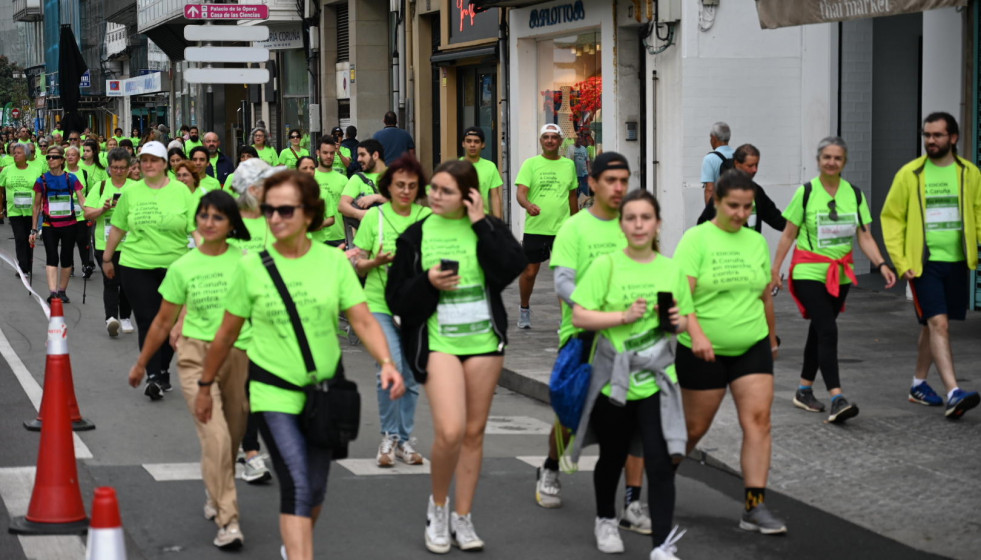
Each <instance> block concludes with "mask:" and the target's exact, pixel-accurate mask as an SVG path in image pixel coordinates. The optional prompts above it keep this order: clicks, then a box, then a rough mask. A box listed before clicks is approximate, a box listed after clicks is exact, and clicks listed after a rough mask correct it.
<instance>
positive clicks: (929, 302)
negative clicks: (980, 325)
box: [909, 261, 971, 325]
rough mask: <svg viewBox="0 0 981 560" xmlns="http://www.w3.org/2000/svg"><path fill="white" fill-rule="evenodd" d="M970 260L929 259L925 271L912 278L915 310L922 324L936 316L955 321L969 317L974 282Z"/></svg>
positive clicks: (911, 284)
mask: <svg viewBox="0 0 981 560" xmlns="http://www.w3.org/2000/svg"><path fill="white" fill-rule="evenodd" d="M970 274H971V273H970V271H969V270H968V269H967V263H965V262H964V261H959V262H939V261H927V262H926V263H924V265H923V273H922V274H920V276H919V277H918V278H914V279H913V280H911V281H910V283H909V287H910V291H911V292H913V309H914V310H915V311H916V320H917V321H919V322H920V324H921V325H925V324H927V319H929V318H930V317H934V316H936V315H946V316H947V318H948V319H950V320H952V321H963V320H964V318H965V317H967V307H968V305H969V300H970V296H969V294H968V289H969V288H968V284H970V283H971V280H970Z"/></svg>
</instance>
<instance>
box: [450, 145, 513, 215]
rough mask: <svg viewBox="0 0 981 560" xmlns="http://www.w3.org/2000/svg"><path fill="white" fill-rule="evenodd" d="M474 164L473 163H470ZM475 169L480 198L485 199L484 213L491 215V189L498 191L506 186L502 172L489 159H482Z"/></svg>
mask: <svg viewBox="0 0 981 560" xmlns="http://www.w3.org/2000/svg"><path fill="white" fill-rule="evenodd" d="M460 159H461V160H464V159H467V158H466V157H462V158H460ZM470 163H473V162H470ZM473 166H474V169H476V170H477V179H478V182H479V184H480V196H481V197H482V198H483V199H484V212H485V213H486V214H490V213H491V201H490V192H491V189H496V188H498V187H500V186H502V185H503V184H504V180H502V179H501V172H500V171H498V170H497V166H496V165H494V162H492V161H491V160H489V159H484V158H480V159H479V160H477V163H474V164H473Z"/></svg>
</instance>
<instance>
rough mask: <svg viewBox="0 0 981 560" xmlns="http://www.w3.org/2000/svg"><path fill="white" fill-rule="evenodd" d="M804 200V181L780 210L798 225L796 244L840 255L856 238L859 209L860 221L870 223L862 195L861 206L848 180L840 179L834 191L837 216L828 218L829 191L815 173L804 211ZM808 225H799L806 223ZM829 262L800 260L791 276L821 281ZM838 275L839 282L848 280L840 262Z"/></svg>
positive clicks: (829, 212) (833, 256)
mask: <svg viewBox="0 0 981 560" xmlns="http://www.w3.org/2000/svg"><path fill="white" fill-rule="evenodd" d="M803 201H804V187H803V185H802V186H800V187H798V188H797V192H795V193H794V198H793V199H791V201H790V204H788V205H787V208H786V209H785V210H784V211H783V217H784V218H787V221H788V222H791V223H793V224H794V225H795V226H797V227H799V228H800V231H799V232H798V233H797V247H800V248H801V249H804V250H806V251H810V252H812V253H817V254H819V255H824V256H827V257H831V258H832V259H840V258H841V257H844V256H845V255H847V254H848V253H849V252H850V251H851V250H852V246H853V244H854V240H855V231H856V229H857V228H858V215H859V212H861V215H862V223H864V224H865V225H866V227H868V225H869V224H871V223H872V215H871V214H870V213H869V206H868V203H867V202H866V200H865V196H864V195H863V196H862V203H861V207H856V204H855V191H854V189H852V186H851V184H850V183H849V182H848V181H846V180H844V179H842V180H841V183H840V184H839V185H838V191H837V192H836V193H835V196H834V201H835V209H836V210H837V212H838V220H837V221H835V220H832V219H831V209H830V207H829V206H828V203H829V202H831V195H830V194H828V191H826V190H825V189H824V186H823V185H822V184H821V180H820V179H819V178H817V177H815V178H814V179H812V180H811V198H810V200H808V201H807V213H806V216H805V213H804V209H803V208H801V206H802V204H803ZM805 217H806V224H807V227H806V228H804V227H801V224H803V223H805ZM829 266H831V265H829V264H822V263H814V264H799V265H797V266H795V267H794V276H793V278H794V280H817V281H819V282H824V281H825V280H826V278H827V275H828V267H829ZM840 268H841V270H839V272H840V274H839V278H840V279H841V283H842V284H849V283H851V280H849V279H848V276H847V275H846V274H845V270H844V267H843V266H840Z"/></svg>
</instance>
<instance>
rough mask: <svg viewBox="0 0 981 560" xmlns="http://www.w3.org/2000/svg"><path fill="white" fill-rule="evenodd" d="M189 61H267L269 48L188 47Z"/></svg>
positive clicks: (185, 57) (186, 52)
mask: <svg viewBox="0 0 981 560" xmlns="http://www.w3.org/2000/svg"><path fill="white" fill-rule="evenodd" d="M184 59H185V60H187V61H188V62H266V61H267V60H269V49H262V48H258V47H187V48H186V49H184Z"/></svg>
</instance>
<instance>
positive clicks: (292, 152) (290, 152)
mask: <svg viewBox="0 0 981 560" xmlns="http://www.w3.org/2000/svg"><path fill="white" fill-rule="evenodd" d="M289 139H290V145H289V147H287V148H286V149H285V150H283V151H281V152H279V165H285V166H286V167H288V168H289V169H296V164H297V162H298V161H299V159H300V157H301V156H308V155H310V151H309V150H307V149H306V148H301V147H300V140H302V139H303V133H302V132H300V130H299V129H296V128H294V129H293V130H291V131H290V135H289Z"/></svg>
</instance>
